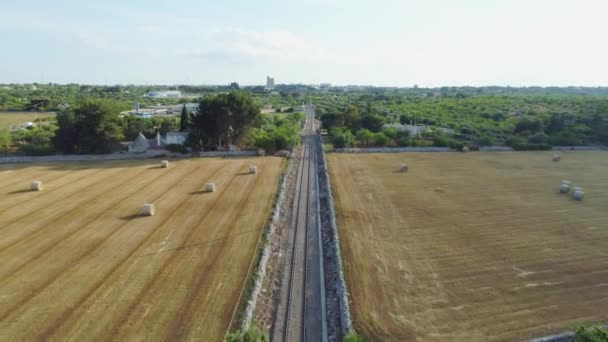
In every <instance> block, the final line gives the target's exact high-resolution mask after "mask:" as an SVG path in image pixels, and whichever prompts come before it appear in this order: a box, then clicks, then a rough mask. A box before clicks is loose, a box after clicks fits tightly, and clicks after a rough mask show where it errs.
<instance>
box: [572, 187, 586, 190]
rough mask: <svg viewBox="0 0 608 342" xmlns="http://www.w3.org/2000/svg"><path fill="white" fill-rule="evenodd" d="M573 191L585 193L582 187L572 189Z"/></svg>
mask: <svg viewBox="0 0 608 342" xmlns="http://www.w3.org/2000/svg"><path fill="white" fill-rule="evenodd" d="M572 191H584V190H583V188H581V187H580V186H575V187H574V188H572Z"/></svg>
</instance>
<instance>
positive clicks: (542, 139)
mask: <svg viewBox="0 0 608 342" xmlns="http://www.w3.org/2000/svg"><path fill="white" fill-rule="evenodd" d="M548 141H549V137H548V136H547V135H546V134H545V133H542V132H539V133H536V134H532V135H531V136H529V137H528V142H529V143H531V144H546V143H547V142H548Z"/></svg>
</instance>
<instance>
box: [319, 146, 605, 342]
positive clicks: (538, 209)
mask: <svg viewBox="0 0 608 342" xmlns="http://www.w3.org/2000/svg"><path fill="white" fill-rule="evenodd" d="M403 162H406V163H407V164H408V165H410V166H411V167H410V171H409V173H406V174H403V173H398V172H397V171H396V168H397V166H398V165H399V164H400V163H403ZM329 165H330V174H331V179H332V182H333V187H334V189H333V191H334V194H335V198H336V206H337V211H338V224H339V230H340V236H341V239H342V251H343V256H344V259H345V270H346V277H347V282H348V286H349V290H350V293H351V296H352V300H353V303H352V309H353V313H354V322H355V328H356V329H358V330H359V331H360V332H362V333H363V335H365V336H366V337H368V338H369V339H370V340H372V341H386V340H395V341H429V340H430V341H433V340H434V341H488V340H501V341H512V340H521V339H526V338H531V337H536V336H540V335H544V334H548V333H556V332H560V331H562V330H564V329H568V328H571V327H573V326H576V325H577V324H580V323H583V322H602V321H604V322H605V321H608V311H607V310H606V306H607V305H608V267H607V266H606V265H608V209H607V208H608V153H606V152H567V153H563V158H562V161H561V162H560V163H554V162H552V161H551V153H547V152H538V153H535V152H530V153H526V152H517V153H469V154H459V153H441V154H440V153H431V154H423V153H419V154H418V153H411V154H384V155H381V154H367V155H351V154H333V155H330V156H329ZM562 179H567V180H571V181H572V183H573V185H580V186H582V187H584V188H585V189H586V190H587V193H586V194H585V195H586V197H585V200H584V201H583V202H576V201H574V200H572V199H570V198H569V197H568V196H567V195H563V194H560V193H559V184H560V181H561V180H562Z"/></svg>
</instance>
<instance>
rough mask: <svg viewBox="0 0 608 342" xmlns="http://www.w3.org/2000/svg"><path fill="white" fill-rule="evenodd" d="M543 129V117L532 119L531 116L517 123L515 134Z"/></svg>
mask: <svg viewBox="0 0 608 342" xmlns="http://www.w3.org/2000/svg"><path fill="white" fill-rule="evenodd" d="M542 129H543V120H541V119H530V118H522V119H521V120H519V121H518V122H517V124H516V125H515V131H514V133H515V134H518V133H523V132H530V133H537V132H540V131H542Z"/></svg>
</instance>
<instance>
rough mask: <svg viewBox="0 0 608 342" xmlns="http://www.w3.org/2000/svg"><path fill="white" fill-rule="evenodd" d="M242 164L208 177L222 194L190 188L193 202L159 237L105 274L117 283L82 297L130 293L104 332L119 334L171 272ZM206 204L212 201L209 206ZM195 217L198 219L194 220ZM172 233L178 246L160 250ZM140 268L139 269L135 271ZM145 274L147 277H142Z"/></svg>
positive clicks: (143, 245)
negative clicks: (118, 290)
mask: <svg viewBox="0 0 608 342" xmlns="http://www.w3.org/2000/svg"><path fill="white" fill-rule="evenodd" d="M243 166H244V164H238V166H237V167H236V168H232V167H231V168H230V169H228V171H227V170H225V169H222V170H221V171H222V173H223V174H222V175H221V176H220V177H219V178H218V175H217V174H214V175H212V176H211V177H209V180H215V182H216V186H217V187H218V192H219V194H217V193H216V194H199V193H197V192H191V193H190V194H189V195H188V197H186V200H190V201H189V202H191V205H185V204H182V205H180V206H179V207H178V210H176V211H175V212H174V213H173V215H172V216H174V217H173V220H168V221H167V222H168V223H167V224H163V225H162V227H161V229H159V230H158V232H156V233H155V235H156V237H158V239H157V241H146V243H145V244H142V245H140V246H138V248H137V249H136V250H135V251H134V254H133V255H134V258H131V259H125V262H124V263H123V264H121V265H120V268H121V269H122V272H119V271H118V270H117V272H113V273H112V275H116V277H117V278H118V279H111V278H110V276H108V277H106V279H107V284H114V285H113V286H103V287H104V288H101V287H100V288H98V289H95V291H91V292H90V293H89V294H88V296H87V298H84V299H83V301H81V302H82V303H84V302H86V301H87V300H89V299H90V298H91V297H92V295H93V294H94V292H98V294H97V296H98V297H104V298H107V299H108V300H111V298H124V297H127V299H122V300H123V301H124V300H128V301H129V302H130V303H129V305H128V306H127V307H126V308H124V309H123V310H122V311H120V312H116V313H115V314H114V315H112V317H111V319H112V321H113V323H112V324H111V326H112V327H113V328H112V329H111V330H110V331H107V330H106V331H104V332H103V334H104V335H105V336H110V337H111V338H115V337H116V335H117V334H118V331H119V330H120V328H121V326H122V325H124V324H125V323H126V322H127V320H128V318H129V317H130V316H131V314H132V312H133V310H135V308H136V307H137V306H138V305H141V303H143V301H142V298H144V297H145V296H146V294H147V293H148V291H149V290H150V288H151V287H152V286H153V285H154V284H156V283H158V282H159V280H160V279H159V278H160V277H162V275H164V274H166V273H167V272H168V269H167V267H168V266H169V265H170V261H171V260H172V259H173V258H175V257H177V256H179V255H180V254H179V250H178V248H183V246H185V245H186V243H187V242H188V240H189V238H190V237H191V236H192V234H193V232H194V231H195V230H196V229H197V228H198V227H199V225H200V221H201V220H203V219H204V218H205V217H206V216H207V215H208V214H209V213H210V212H211V211H212V210H213V208H214V205H215V203H217V202H218V201H219V200H220V199H221V198H222V196H224V194H226V193H227V191H228V189H229V187H230V185H231V184H232V183H233V182H234V180H235V179H236V178H237V177H238V176H237V175H236V173H237V172H238V171H239V170H240V169H242V167H243ZM204 204H209V205H210V206H206V205H204ZM197 207H198V208H197ZM193 210H194V211H197V210H200V212H197V215H189V212H191V211H193ZM194 218H195V219H196V220H194ZM180 219H185V222H183V223H182V222H180V224H179V225H177V224H175V223H173V222H175V221H176V220H180ZM169 235H171V236H170V237H171V239H172V240H173V241H176V243H178V246H179V247H177V248H175V250H174V249H173V248H172V249H170V250H164V251H160V252H159V245H161V244H162V242H163V241H166V240H165V239H166V237H167V236H169ZM147 250H155V251H156V253H154V255H152V257H145V256H146V255H147V253H146V251H147ZM141 255H144V257H141ZM142 263H143V265H142ZM138 269H139V271H140V272H139V273H134V272H135V271H136V270H138ZM142 277H143V278H144V279H141V278H142ZM115 284H124V286H125V287H124V288H123V290H124V291H123V292H122V293H113V291H115V290H116V287H115ZM92 323H94V322H92Z"/></svg>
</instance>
